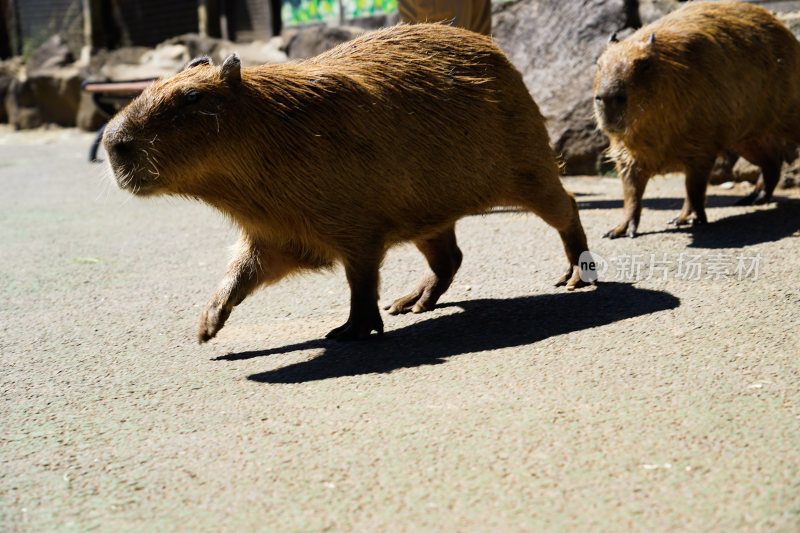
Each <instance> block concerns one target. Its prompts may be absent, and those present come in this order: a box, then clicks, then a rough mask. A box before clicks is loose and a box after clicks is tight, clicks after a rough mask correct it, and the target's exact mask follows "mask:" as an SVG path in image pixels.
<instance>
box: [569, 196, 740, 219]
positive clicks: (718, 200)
mask: <svg viewBox="0 0 800 533" xmlns="http://www.w3.org/2000/svg"><path fill="white" fill-rule="evenodd" d="M620 194H621V193H620ZM740 199H741V197H740V196H729V195H710V196H709V197H708V199H707V200H706V207H707V208H715V207H731V206H734V205H736V202H738V201H739V200H740ZM642 205H643V206H644V208H645V209H654V210H657V211H658V210H664V211H680V210H681V208H682V207H683V198H643V199H642ZM578 209H581V210H583V209H620V210H622V198H620V199H619V200H578ZM676 215H677V213H676Z"/></svg>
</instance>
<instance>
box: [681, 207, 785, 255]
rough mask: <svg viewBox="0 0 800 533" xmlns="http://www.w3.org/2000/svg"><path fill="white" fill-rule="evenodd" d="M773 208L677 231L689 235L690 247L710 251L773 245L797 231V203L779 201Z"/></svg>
mask: <svg viewBox="0 0 800 533" xmlns="http://www.w3.org/2000/svg"><path fill="white" fill-rule="evenodd" d="M773 205H774V204H773ZM774 207H775V208H774V209H757V210H755V211H748V212H747V213H742V214H741V215H734V216H731V217H726V218H721V219H719V220H712V221H711V222H710V223H709V224H707V225H703V226H698V227H697V228H691V229H682V230H679V231H690V232H691V233H692V242H691V244H689V247H690V248H711V249H715V248H740V247H743V246H752V245H755V244H761V243H764V242H775V241H779V240H781V239H783V238H784V237H788V236H789V235H793V234H794V233H796V232H797V231H800V200H795V199H781V200H778V202H777V204H776V205H774ZM673 231H676V230H673Z"/></svg>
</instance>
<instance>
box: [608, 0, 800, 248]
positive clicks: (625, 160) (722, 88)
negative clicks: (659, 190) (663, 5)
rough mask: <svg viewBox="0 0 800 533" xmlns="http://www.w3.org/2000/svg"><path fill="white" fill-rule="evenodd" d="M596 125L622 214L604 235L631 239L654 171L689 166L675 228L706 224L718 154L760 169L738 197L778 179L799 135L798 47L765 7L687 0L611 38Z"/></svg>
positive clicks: (759, 192) (762, 195) (767, 192)
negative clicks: (612, 167)
mask: <svg viewBox="0 0 800 533" xmlns="http://www.w3.org/2000/svg"><path fill="white" fill-rule="evenodd" d="M594 106H595V114H596V118H597V122H598V125H599V126H600V128H602V129H603V131H604V132H605V133H606V134H607V135H608V137H609V140H610V143H611V144H610V148H609V154H610V156H611V158H612V159H614V161H615V162H616V165H617V170H618V172H619V175H620V177H621V180H622V188H623V193H624V212H625V214H624V218H623V220H622V222H621V223H620V224H619V225H618V226H617V227H615V228H612V229H611V230H610V231H609V232H608V233H606V235H605V236H606V237H619V236H622V235H627V236H629V237H633V236H634V235H635V233H636V229H637V226H638V224H639V218H640V216H641V211H642V195H643V194H644V190H645V187H646V185H647V182H648V180H649V179H650V177H651V176H653V174H656V173H660V172H669V171H683V172H685V173H686V199H685V201H684V204H683V210H682V211H681V213H680V214H679V215H678V216H677V217H675V218H674V219H672V220H670V221H669V222H670V223H672V224H675V225H682V224H695V223H705V222H707V218H706V213H705V200H706V188H707V184H708V179H709V175H710V172H711V169H712V167H713V165H714V160H715V158H716V156H717V154H718V153H720V152H721V151H723V150H727V149H730V150H733V151H735V152H736V153H738V154H739V155H741V156H742V157H744V158H745V159H747V160H749V161H750V162H752V163H753V164H755V165H757V166H759V167H760V168H761V172H762V177H761V179H760V180H759V182H758V184H757V185H756V189H755V191H754V192H753V194H751V195H750V196H748V197H746V198H745V199H743V200H742V201H741V202H740V203H765V202H768V201H770V200H771V199H772V192H773V190H774V189H775V185H777V183H778V180H779V179H780V169H781V163H782V159H783V154H784V151H785V141H788V142H791V143H798V142H800V45H799V44H798V42H797V40H796V39H795V37H794V35H792V33H791V32H790V31H789V30H788V29H787V28H786V27H785V26H784V25H783V24H781V22H780V21H778V19H776V18H775V17H774V16H773V15H772V14H770V13H769V12H768V11H767V10H765V9H763V8H761V7H758V6H754V5H751V4H746V3H742V2H692V3H689V4H686V5H685V6H683V7H681V8H679V9H677V10H675V11H673V12H672V13H670V14H668V15H666V16H665V17H663V18H661V19H659V20H657V21H655V22H653V23H652V24H650V25H648V26H645V27H643V28H640V29H639V30H637V31H636V32H635V33H633V34H632V35H631V36H630V37H628V38H627V39H625V40H624V41H620V42H617V41H616V39H615V38H614V37H613V36H612V39H611V42H610V43H609V45H608V47H607V48H606V50H605V51H604V52H603V54H602V55H601V57H600V59H599V61H598V71H597V76H596V77H595V81H594Z"/></svg>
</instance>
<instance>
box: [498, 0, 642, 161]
mask: <svg viewBox="0 0 800 533" xmlns="http://www.w3.org/2000/svg"><path fill="white" fill-rule="evenodd" d="M626 7H627V6H626V2H624V1H623V0H520V1H518V2H511V3H507V4H499V5H497V6H496V7H495V11H494V18H493V28H492V33H493V35H494V38H495V41H496V42H497V44H498V45H499V46H500V48H501V49H502V50H503V51H504V52H505V53H506V54H507V55H508V57H509V59H510V60H511V62H512V63H513V64H514V65H515V66H516V67H517V68H518V69H519V70H520V71H521V73H522V77H523V79H524V80H525V83H526V84H527V86H528V89H529V90H530V91H531V94H532V95H533V97H534V99H535V100H536V102H537V103H538V104H539V107H540V108H541V110H542V114H543V115H544V117H545V119H546V120H547V126H548V130H549V132H550V141H551V142H552V143H553V146H554V148H555V149H556V151H557V152H558V153H560V154H561V155H562V156H563V157H564V160H565V162H566V171H567V172H568V173H570V174H594V173H596V171H597V166H598V163H599V161H598V158H599V157H600V154H601V152H602V151H603V150H604V148H605V147H606V146H607V144H608V141H607V140H606V139H605V137H604V136H603V135H602V133H600V132H599V131H598V130H597V128H596V126H595V123H594V118H593V110H592V84H593V81H594V75H595V70H596V66H595V63H596V61H597V58H598V57H599V56H600V54H601V53H602V52H603V50H604V49H605V47H606V44H607V43H608V38H609V36H610V35H611V34H612V33H613V32H618V31H620V30H623V29H624V28H625V27H626V25H628V24H629V23H630V22H629V19H628V12H627V10H626Z"/></svg>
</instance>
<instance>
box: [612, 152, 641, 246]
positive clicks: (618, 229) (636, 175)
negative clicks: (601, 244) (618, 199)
mask: <svg viewBox="0 0 800 533" xmlns="http://www.w3.org/2000/svg"><path fill="white" fill-rule="evenodd" d="M617 171H618V172H619V177H620V180H621V181H622V195H623V202H624V205H623V218H622V221H621V222H620V223H619V224H618V225H617V226H615V227H613V228H611V229H610V230H608V231H607V232H606V233H605V234H603V237H606V238H609V239H616V238H617V237H622V236H625V237H630V238H633V237H635V236H636V230H637V229H638V227H639V219H640V218H641V217H642V197H644V190H645V188H646V187H647V182H648V181H649V180H650V173H648V172H644V171H642V170H639V169H637V168H633V167H629V166H622V165H617Z"/></svg>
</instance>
